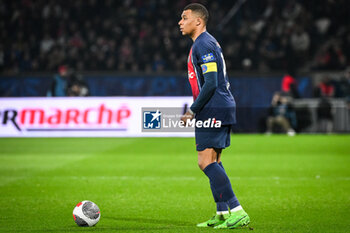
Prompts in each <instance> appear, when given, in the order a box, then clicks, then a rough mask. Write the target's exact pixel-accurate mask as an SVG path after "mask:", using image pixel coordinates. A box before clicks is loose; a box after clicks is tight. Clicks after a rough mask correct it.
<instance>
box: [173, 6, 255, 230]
mask: <svg viewBox="0 0 350 233" xmlns="http://www.w3.org/2000/svg"><path fill="white" fill-rule="evenodd" d="M208 17H209V14H208V11H207V9H206V8H205V7H204V6H203V5H201V4H198V3H192V4H189V5H188V6H186V7H185V8H184V10H183V12H182V15H181V20H180V21H179V26H180V31H181V32H182V35H187V36H189V37H190V38H191V39H192V40H193V45H192V48H191V50H190V53H189V56H188V61H187V63H188V78H189V82H190V85H191V89H192V93H193V98H194V102H193V104H192V105H191V107H190V109H189V110H188V111H187V112H186V113H185V114H184V115H183V116H182V118H181V120H182V121H184V122H186V121H187V120H191V119H192V118H193V117H195V119H196V120H206V119H209V118H210V119H213V118H215V119H216V120H220V121H221V124H222V125H221V127H220V128H198V127H196V128H195V139H196V147H197V148H196V149H197V151H198V165H199V167H200V169H201V170H202V171H203V172H204V173H205V175H207V176H208V178H209V181H210V188H211V191H212V194H213V197H214V200H215V202H216V207H217V212H216V214H215V215H214V216H213V217H212V218H210V219H209V220H208V221H206V222H203V223H199V224H197V226H198V227H214V228H237V227H242V226H245V225H247V224H248V223H249V222H250V218H249V216H248V214H247V213H246V212H245V211H244V210H243V208H242V206H241V205H240V203H239V202H238V200H237V197H236V196H235V194H234V193H233V190H232V186H231V183H230V180H229V178H228V176H227V174H226V172H225V169H224V167H223V165H222V162H221V152H222V149H224V148H226V147H228V146H229V145H230V131H231V125H232V124H234V123H235V121H236V116H235V106H236V104H235V100H234V98H233V96H232V94H231V92H230V84H229V82H228V77H227V74H226V67H225V61H224V57H223V54H222V50H221V48H220V45H219V43H218V42H217V41H216V40H215V38H214V37H213V36H212V35H210V34H209V33H208V32H207V31H206V24H207V21H208Z"/></svg>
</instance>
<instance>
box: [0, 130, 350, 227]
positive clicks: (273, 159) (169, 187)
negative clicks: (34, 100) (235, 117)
mask: <svg viewBox="0 0 350 233" xmlns="http://www.w3.org/2000/svg"><path fill="white" fill-rule="evenodd" d="M231 142H232V144H231V147H230V148H228V149H226V150H225V151H224V152H223V164H224V167H225V169H226V171H228V175H229V176H230V178H231V182H232V185H233V189H234V191H235V193H236V195H237V196H238V198H239V200H240V202H241V203H242V205H243V207H244V208H245V210H246V211H247V212H248V213H249V215H250V217H251V220H252V222H251V224H250V228H244V229H240V230H234V231H235V232H350V166H349V165H350V143H349V142H350V136H346V135H333V136H296V137H287V136H270V137H268V136H262V135H234V136H232V138H231ZM82 200H91V201H93V202H95V203H96V204H97V205H98V206H99V207H100V209H101V220H100V222H99V223H98V224H97V225H96V226H95V227H92V228H80V227H78V226H76V225H75V223H74V221H73V217H72V211H73V208H74V206H75V204H77V203H78V202H79V201H82ZM0 206H1V208H0V212H1V214H0V232H220V231H225V230H214V229H198V228H196V226H195V225H196V223H199V222H201V221H204V220H207V219H208V218H209V217H211V215H212V214H213V213H214V211H215V205H214V203H213V199H212V197H211V192H210V189H209V182H208V179H207V177H206V176H205V175H204V174H203V173H202V172H201V171H200V170H199V169H198V167H197V156H196V152H195V150H194V139H192V138H98V139H96V138H87V139H86V138H85V139H81V138H63V139H61V138H59V139H57V138H51V139H41V138H32V139H26V138H21V139H10V138H7V139H0ZM226 231H227V230H226Z"/></svg>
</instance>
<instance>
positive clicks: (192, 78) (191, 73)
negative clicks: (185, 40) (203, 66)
mask: <svg viewBox="0 0 350 233" xmlns="http://www.w3.org/2000/svg"><path fill="white" fill-rule="evenodd" d="M187 68H188V81H189V82H190V85H191V89H192V95H193V100H196V99H197V97H198V95H199V87H198V80H197V75H196V71H195V70H194V66H193V64H192V48H191V50H190V54H189V55H188V60H187Z"/></svg>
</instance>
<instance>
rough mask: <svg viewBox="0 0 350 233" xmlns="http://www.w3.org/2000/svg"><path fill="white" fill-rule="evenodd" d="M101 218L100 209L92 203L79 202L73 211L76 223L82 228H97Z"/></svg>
mask: <svg viewBox="0 0 350 233" xmlns="http://www.w3.org/2000/svg"><path fill="white" fill-rule="evenodd" d="M100 217H101V213H100V209H99V208H98V206H97V205H96V204H95V203H93V202H92V201H82V202H79V203H78V204H77V205H76V206H75V208H74V210H73V218H74V221H75V223H76V224H77V225H78V226H80V227H92V226H95V225H96V224H97V223H98V221H100Z"/></svg>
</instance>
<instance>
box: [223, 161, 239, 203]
mask: <svg viewBox="0 0 350 233" xmlns="http://www.w3.org/2000/svg"><path fill="white" fill-rule="evenodd" d="M218 164H219V165H220V167H222V169H223V170H224V171H225V168H224V166H223V165H222V162H221V161H220V163H218ZM225 173H226V171H225ZM226 175H227V174H226ZM229 182H230V180H229ZM230 187H231V189H232V185H231V182H230ZM232 192H233V190H232ZM227 205H228V207H229V208H230V210H232V209H233V208H235V207H237V206H239V205H240V204H239V201H238V199H237V197H236V195H234V196H233V197H232V198H231V199H229V200H228V201H227Z"/></svg>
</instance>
